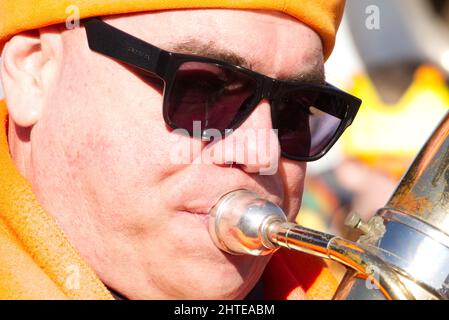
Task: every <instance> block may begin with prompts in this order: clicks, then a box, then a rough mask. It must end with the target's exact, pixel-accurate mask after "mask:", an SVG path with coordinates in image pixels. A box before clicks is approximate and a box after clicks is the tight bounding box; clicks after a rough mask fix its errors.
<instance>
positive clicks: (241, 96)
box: [168, 62, 257, 133]
mask: <svg viewBox="0 0 449 320" xmlns="http://www.w3.org/2000/svg"><path fill="white" fill-rule="evenodd" d="M256 88H257V84H256V81H255V80H253V79H251V78H250V77H248V76H247V75H246V74H244V73H243V72H239V71H238V70H234V69H232V70H231V69H230V68H227V67H224V66H219V65H216V64H211V63H204V62H186V63H184V64H182V65H181V66H180V67H179V69H178V71H177V73H176V75H175V79H174V83H173V87H172V89H171V91H170V93H169V96H168V117H169V119H170V121H171V122H172V123H173V124H174V125H175V126H176V127H178V128H182V129H186V130H187V131H189V132H190V133H192V131H193V123H194V122H195V121H199V122H201V129H202V130H203V131H204V130H208V129H217V130H219V131H224V130H225V129H229V128H231V127H232V125H233V124H234V122H236V121H238V119H240V118H241V117H242V116H243V114H245V112H246V111H247V109H248V106H249V103H250V102H251V100H252V98H253V97H254V94H255V92H256Z"/></svg>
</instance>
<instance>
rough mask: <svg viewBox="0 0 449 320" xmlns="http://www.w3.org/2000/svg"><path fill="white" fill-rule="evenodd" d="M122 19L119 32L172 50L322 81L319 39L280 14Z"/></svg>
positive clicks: (190, 13)
mask: <svg viewBox="0 0 449 320" xmlns="http://www.w3.org/2000/svg"><path fill="white" fill-rule="evenodd" d="M128 18H129V19H128ZM107 20H109V19H107ZM114 20H115V18H112V21H111V22H112V24H115V23H114ZM119 20H122V21H118V22H119V23H118V25H116V26H117V27H118V28H123V30H124V31H127V32H128V33H130V34H132V35H135V36H137V37H140V38H141V39H143V40H145V41H148V42H150V43H152V44H154V45H156V46H159V47H161V48H163V49H166V50H169V51H173V52H178V53H186V54H193V55H199V56H203V57H209V58H213V59H217V60H222V61H226V62H228V63H231V64H234V65H239V66H242V67H246V68H248V69H251V70H254V71H259V72H261V73H265V74H267V75H269V76H273V77H276V78H279V79H284V80H291V81H301V82H314V83H322V82H324V67H323V55H322V46H321V41H320V39H319V37H318V35H316V33H315V32H314V31H312V30H311V29H310V28H309V27H307V26H305V25H304V24H302V23H301V22H299V21H298V20H295V19H292V18H291V17H289V16H288V15H285V14H282V13H278V12H271V11H260V10H257V11H251V10H179V11H168V12H160V13H145V14H138V15H128V16H127V17H125V19H124V20H123V19H119ZM311 34H314V36H311ZM314 40H315V41H314Z"/></svg>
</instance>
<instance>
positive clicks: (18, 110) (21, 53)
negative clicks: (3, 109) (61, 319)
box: [0, 27, 62, 127]
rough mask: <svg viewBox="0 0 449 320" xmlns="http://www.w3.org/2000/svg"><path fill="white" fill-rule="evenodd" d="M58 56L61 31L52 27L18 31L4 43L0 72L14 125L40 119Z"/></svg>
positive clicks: (52, 81) (35, 121)
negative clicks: (18, 32) (17, 33)
mask: <svg viewBox="0 0 449 320" xmlns="http://www.w3.org/2000/svg"><path fill="white" fill-rule="evenodd" d="M61 56H62V40H61V34H60V32H58V30H57V29H56V28H55V27H47V28H42V29H39V30H34V31H29V32H24V33H21V34H19V35H16V36H14V37H13V38H12V39H11V40H10V41H9V42H8V43H7V44H6V46H5V48H4V49H3V53H2V59H1V66H0V74H1V76H2V83H3V88H4V94H5V98H6V102H7V106H8V112H9V115H10V117H11V119H12V121H13V122H14V123H15V124H16V125H18V126H20V127H31V126H33V125H35V124H36V123H37V122H38V121H39V119H40V117H41V114H42V110H43V107H44V105H45V101H46V99H47V97H48V95H49V93H50V91H51V86H52V85H53V83H55V80H56V77H57V75H58V71H59V68H60V65H61V64H60V62H61Z"/></svg>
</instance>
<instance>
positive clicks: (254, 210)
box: [209, 190, 287, 256]
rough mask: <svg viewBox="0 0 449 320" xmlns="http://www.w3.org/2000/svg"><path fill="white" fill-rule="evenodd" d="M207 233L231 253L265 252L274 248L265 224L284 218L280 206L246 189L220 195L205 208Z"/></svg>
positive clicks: (217, 244) (283, 219) (275, 248)
mask: <svg viewBox="0 0 449 320" xmlns="http://www.w3.org/2000/svg"><path fill="white" fill-rule="evenodd" d="M209 215H210V218H209V233H210V235H211V238H212V240H213V241H214V243H215V245H216V246H217V247H218V248H220V249H221V250H223V251H225V252H228V253H230V254H234V255H241V254H250V255H254V256H264V255H269V254H271V253H273V252H274V251H276V250H277V249H278V246H275V245H274V244H273V243H272V242H271V241H270V239H269V232H268V230H267V228H268V227H269V226H270V225H272V224H273V223H274V222H280V223H284V222H287V217H286V216H285V214H284V212H283V211H282V209H281V208H279V207H278V206H277V205H275V204H274V203H272V202H270V201H268V200H265V199H262V198H260V197H259V196H258V195H257V194H256V193H254V192H251V191H248V190H236V191H233V192H231V193H228V194H226V195H225V196H223V197H222V198H221V199H220V200H219V201H218V202H217V204H216V205H215V206H214V207H213V208H212V209H211V211H210V212H209Z"/></svg>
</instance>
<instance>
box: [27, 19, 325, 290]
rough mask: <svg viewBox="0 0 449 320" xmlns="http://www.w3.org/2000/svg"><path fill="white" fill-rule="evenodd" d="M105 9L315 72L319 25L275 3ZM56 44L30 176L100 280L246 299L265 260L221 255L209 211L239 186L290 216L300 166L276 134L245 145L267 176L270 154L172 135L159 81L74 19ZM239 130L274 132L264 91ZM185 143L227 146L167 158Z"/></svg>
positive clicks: (286, 73) (251, 62) (254, 60)
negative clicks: (112, 52)
mask: <svg viewBox="0 0 449 320" xmlns="http://www.w3.org/2000/svg"><path fill="white" fill-rule="evenodd" d="M104 20H105V21H106V22H108V23H110V24H111V25H113V26H115V27H117V28H119V29H121V30H123V31H126V32H128V33H130V34H132V35H134V36H136V37H138V38H141V39H143V40H145V41H147V42H150V43H152V44H154V45H156V46H158V47H161V48H163V49H166V50H175V49H177V50H182V51H184V52H186V53H187V52H188V53H195V51H196V50H198V48H199V47H200V48H202V49H201V54H202V55H212V56H216V54H217V52H220V51H223V52H225V53H226V54H225V55H224V56H229V53H233V54H234V55H236V56H239V57H243V58H244V59H245V60H246V62H247V64H248V66H250V67H251V68H252V69H253V70H255V71H257V72H260V73H263V74H266V75H268V76H271V77H273V78H289V77H297V75H298V74H304V79H307V78H309V76H310V74H312V77H313V75H314V74H315V75H316V74H318V75H320V74H322V67H323V57H322V45H321V41H320V39H319V37H318V35H317V34H315V33H314V32H313V31H312V30H311V29H310V28H308V27H307V26H305V25H303V24H301V23H300V22H298V21H297V20H294V19H292V18H290V17H288V16H286V15H282V14H279V13H272V12H256V11H236V10H182V11H168V12H160V13H144V14H139V15H128V16H120V17H112V18H106V19H104ZM62 41H63V43H62V48H63V49H62V51H61V55H60V57H61V58H60V60H59V62H58V63H56V65H55V66H53V67H54V68H59V69H60V70H59V72H58V77H57V79H56V80H55V81H54V82H53V83H52V84H51V86H50V87H49V89H48V94H47V100H46V101H47V103H46V104H45V107H44V108H43V110H42V115H41V117H40V119H39V121H38V122H37V123H36V125H35V126H34V128H33V130H32V131H31V135H30V141H31V151H30V154H31V155H32V156H31V157H30V159H29V163H30V165H29V169H28V172H27V173H26V175H27V177H28V179H29V180H30V181H31V182H32V185H33V188H34V191H35V192H36V195H37V197H38V199H39V200H40V201H41V203H42V205H43V206H44V208H45V209H46V210H47V211H48V212H50V213H51V214H52V215H54V216H55V217H56V219H57V221H58V223H59V224H60V226H61V227H62V229H63V230H64V231H65V233H66V234H67V236H68V238H69V239H70V241H71V242H72V243H73V244H74V246H75V247H76V248H77V249H78V250H79V252H80V253H81V254H82V256H83V257H84V258H85V259H86V260H87V261H88V263H89V265H90V266H91V267H92V268H93V269H94V270H95V271H96V272H97V274H98V275H99V277H100V279H101V280H102V281H103V282H104V283H105V284H106V285H107V286H109V287H110V288H112V289H115V290H116V291H118V292H120V293H121V294H123V295H124V296H126V297H128V298H192V299H195V298H218V299H221V298H224V299H227V298H243V297H244V296H245V295H246V294H248V292H249V291H250V290H251V289H252V287H253V286H254V285H255V283H256V282H257V280H258V279H259V277H260V275H261V273H262V271H263V269H264V267H265V265H266V263H267V262H268V259H269V258H266V257H250V256H231V255H229V254H226V253H223V252H221V251H220V250H219V249H217V248H216V247H215V246H214V244H213V243H212V241H211V239H210V237H209V233H208V229H207V217H208V216H207V212H208V211H209V209H210V208H211V207H212V206H213V205H214V204H215V203H216V202H217V200H218V199H219V198H220V197H221V196H222V195H224V194H226V193H228V192H230V191H232V190H235V189H242V188H244V189H249V190H252V191H255V192H257V193H259V194H260V195H261V196H263V197H265V198H267V199H269V200H271V201H273V202H275V203H277V204H279V205H280V206H282V207H283V208H284V210H285V212H286V213H287V214H288V216H289V217H290V218H291V219H293V218H294V216H295V215H296V214H297V212H298V210H299V206H300V201H301V200H300V199H301V195H302V187H303V179H304V174H305V164H303V163H299V162H294V161H289V160H287V159H284V158H282V157H280V150H279V145H278V144H277V143H274V144H273V143H271V144H269V145H266V146H265V147H263V144H257V141H246V143H245V144H244V146H243V148H244V149H245V151H246V152H247V155H249V154H251V153H252V154H253V155H254V154H256V155H257V154H258V153H260V154H261V155H262V154H263V157H265V158H266V154H267V153H268V154H271V155H272V156H271V159H270V162H278V170H277V171H276V173H275V174H273V175H260V174H259V171H260V169H261V168H263V167H264V166H266V165H267V163H262V162H260V163H247V160H246V159H245V157H243V158H238V157H237V155H236V153H235V152H234V151H233V149H232V148H233V147H232V146H229V145H228V146H225V144H224V141H219V142H218V143H215V144H213V145H210V144H209V145H208V144H206V143H204V142H201V141H198V140H194V139H191V138H189V137H181V136H179V135H178V134H177V133H175V132H173V130H172V129H170V128H169V127H168V126H167V125H166V124H165V122H164V120H163V117H162V99H163V96H162V91H161V90H160V88H159V87H158V84H157V80H151V82H148V80H145V79H143V78H142V77H140V76H139V75H137V74H136V73H133V72H131V71H130V69H128V68H127V67H126V66H124V65H122V64H120V63H117V62H116V61H114V60H112V59H110V58H107V57H104V56H102V55H99V54H97V53H94V52H92V51H90V50H89V48H88V45H87V39H86V34H85V31H84V29H83V28H81V29H75V30H69V31H65V32H64V33H63V35H62ZM204 47H209V48H210V52H207V50H205V48H204ZM248 128H253V129H266V130H270V129H271V116H270V108H269V103H268V102H267V101H265V100H264V101H262V102H261V103H260V105H259V106H258V107H257V109H256V110H255V111H254V112H253V113H252V114H251V116H250V117H249V118H248V119H247V120H246V121H245V123H244V124H243V125H242V126H241V127H240V128H239V129H237V130H236V131H235V132H234V133H233V134H234V135H239V134H241V132H243V131H244V129H248ZM180 144H181V145H185V146H189V148H190V147H192V148H191V150H196V151H194V154H192V156H193V158H194V159H195V158H198V157H200V156H201V153H205V152H209V153H210V151H211V150H210V149H211V148H216V149H217V150H218V148H228V149H229V150H226V153H225V154H226V158H224V156H223V157H221V156H215V157H213V161H212V163H209V164H204V163H202V164H195V163H193V164H176V163H173V161H172V159H171V155H172V154H173V149H174V148H176V147H178V148H179V146H180ZM198 146H199V148H195V147H198ZM234 147H235V146H234ZM267 148H268V149H270V150H267ZM195 152H196V153H195ZM217 154H218V153H217ZM263 157H260V158H263ZM248 158H250V157H249V156H248ZM251 159H254V157H252V158H251ZM229 162H234V164H233V165H232V166H231V165H229V164H227V163H229Z"/></svg>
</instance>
